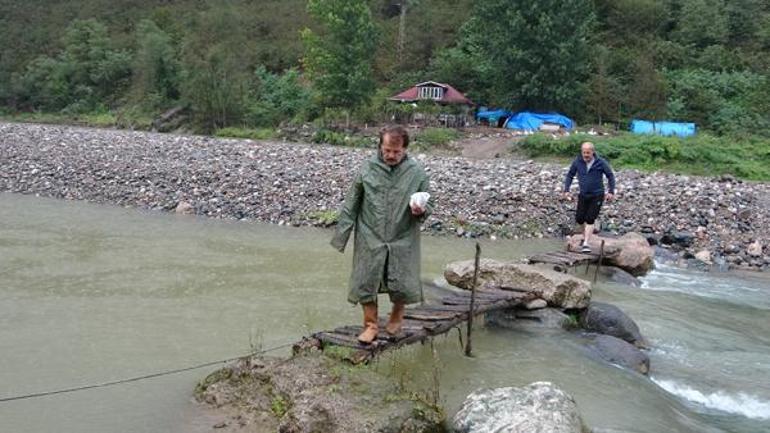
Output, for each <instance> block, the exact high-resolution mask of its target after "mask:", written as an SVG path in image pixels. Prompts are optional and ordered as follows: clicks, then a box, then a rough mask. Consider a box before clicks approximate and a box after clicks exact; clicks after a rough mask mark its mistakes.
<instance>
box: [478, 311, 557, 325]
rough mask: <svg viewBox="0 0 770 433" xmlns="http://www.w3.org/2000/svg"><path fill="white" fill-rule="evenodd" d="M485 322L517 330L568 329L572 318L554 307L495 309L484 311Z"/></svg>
mask: <svg viewBox="0 0 770 433" xmlns="http://www.w3.org/2000/svg"><path fill="white" fill-rule="evenodd" d="M485 322H486V324H487V325H490V326H497V327H500V328H507V329H519V330H530V329H568V328H570V327H571V326H572V319H570V317H569V316H568V315H566V314H564V313H563V312H562V311H561V310H558V309H556V308H542V309H539V310H521V309H507V310H495V311H490V312H488V313H486V315H485Z"/></svg>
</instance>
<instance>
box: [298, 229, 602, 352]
mask: <svg viewBox="0 0 770 433" xmlns="http://www.w3.org/2000/svg"><path fill="white" fill-rule="evenodd" d="M603 252H604V242H603V241H602V247H601V250H600V253H599V254H598V255H597V254H586V253H579V252H570V251H554V252H549V253H542V254H536V255H534V256H531V257H529V262H530V263H546V264H553V265H556V266H562V267H574V266H579V265H583V264H585V265H586V273H588V266H589V265H590V264H592V263H595V264H596V265H597V273H598V267H599V266H600V264H601V260H602V256H603ZM594 278H596V274H594ZM472 297H474V299H473V316H476V315H479V314H482V313H486V312H488V311H493V310H503V309H507V308H515V307H518V306H521V305H525V304H527V303H529V302H530V301H532V300H534V299H536V298H537V294H536V293H534V292H532V291H530V290H528V289H520V288H514V287H507V286H501V287H498V288H489V287H481V288H477V289H476V291H475V294H474V293H472V292H471V291H458V292H456V293H453V294H451V295H448V296H445V297H443V298H442V299H441V300H440V303H439V304H421V305H418V306H414V307H407V308H406V312H405V314H404V324H403V328H402V330H401V332H400V333H399V334H398V335H390V334H388V333H387V332H385V324H386V322H387V317H380V324H379V327H380V332H379V334H378V335H377V339H376V340H375V341H374V342H372V343H371V344H362V343H360V342H359V341H358V339H357V336H358V334H360V333H361V332H362V331H363V326H361V325H347V326H341V327H339V328H336V329H334V330H330V331H320V332H316V333H314V334H312V335H311V336H310V337H305V338H304V339H303V340H302V341H300V342H298V343H297V344H295V345H294V352H295V353H296V352H299V351H302V350H306V349H309V348H311V347H315V348H318V349H321V350H324V349H325V348H327V347H330V346H342V347H347V348H350V349H353V352H352V354H351V355H350V356H348V357H347V359H348V360H349V361H351V362H352V363H354V364H358V363H365V362H369V361H370V360H371V359H373V358H374V357H375V356H377V355H379V354H380V353H383V352H385V351H389V350H393V349H397V348H399V347H402V346H406V345H409V344H413V343H417V342H424V341H425V340H426V339H428V338H430V337H434V336H437V335H441V334H445V333H447V332H449V331H450V330H452V329H453V328H458V326H459V325H460V324H462V323H463V322H466V321H468V320H469V318H471V314H470V310H471V303H472V301H471V298H472ZM471 320H472V319H471ZM458 329H459V328H458Z"/></svg>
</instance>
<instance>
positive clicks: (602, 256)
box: [594, 239, 604, 283]
mask: <svg viewBox="0 0 770 433" xmlns="http://www.w3.org/2000/svg"><path fill="white" fill-rule="evenodd" d="M602 260H604V239H602V245H601V246H600V247H599V259H598V260H597V262H596V270H595V271H594V283H595V282H596V278H597V276H598V275H599V268H600V267H602Z"/></svg>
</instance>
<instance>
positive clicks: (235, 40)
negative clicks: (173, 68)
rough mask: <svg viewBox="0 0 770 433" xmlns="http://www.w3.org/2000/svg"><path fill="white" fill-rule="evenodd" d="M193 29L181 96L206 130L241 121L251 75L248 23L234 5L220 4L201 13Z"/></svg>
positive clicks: (185, 54)
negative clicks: (246, 26) (246, 31)
mask: <svg viewBox="0 0 770 433" xmlns="http://www.w3.org/2000/svg"><path fill="white" fill-rule="evenodd" d="M193 28H194V29H195V30H194V31H191V32H190V33H188V34H187V35H186V37H185V41H184V44H183V48H182V69H183V71H182V86H181V91H182V99H183V100H185V101H186V102H187V103H189V104H190V107H191V108H192V111H193V113H194V115H195V118H196V120H197V122H198V123H199V125H201V126H203V127H204V129H206V130H213V129H217V128H222V127H225V126H229V125H234V124H238V123H239V122H240V121H241V120H242V118H243V115H244V112H245V110H246V107H245V95H246V94H247V92H248V88H249V86H250V83H251V78H252V73H251V72H250V71H249V67H250V65H251V64H252V63H251V62H250V61H249V60H250V59H249V58H248V51H247V50H246V49H245V46H246V35H245V33H244V31H243V29H244V28H245V25H244V23H243V22H242V20H241V17H240V15H239V14H238V11H237V10H236V9H235V8H233V7H232V6H231V5H224V6H222V5H220V6H217V7H212V8H211V9H209V10H207V11H203V12H201V13H200V14H199V15H198V16H197V20H196V23H195V25H194V26H193Z"/></svg>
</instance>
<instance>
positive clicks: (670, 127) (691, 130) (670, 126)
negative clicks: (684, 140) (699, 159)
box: [631, 119, 695, 137]
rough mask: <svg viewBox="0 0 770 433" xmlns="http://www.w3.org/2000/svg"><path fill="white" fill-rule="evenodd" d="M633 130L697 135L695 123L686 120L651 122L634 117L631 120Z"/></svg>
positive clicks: (649, 132) (682, 135)
mask: <svg viewBox="0 0 770 433" xmlns="http://www.w3.org/2000/svg"><path fill="white" fill-rule="evenodd" d="M631 132H633V133H634V134H659V135H676V136H679V137H689V136H691V135H695V124H694V123H686V122H650V121H649V120H639V119H634V120H632V121H631Z"/></svg>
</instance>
